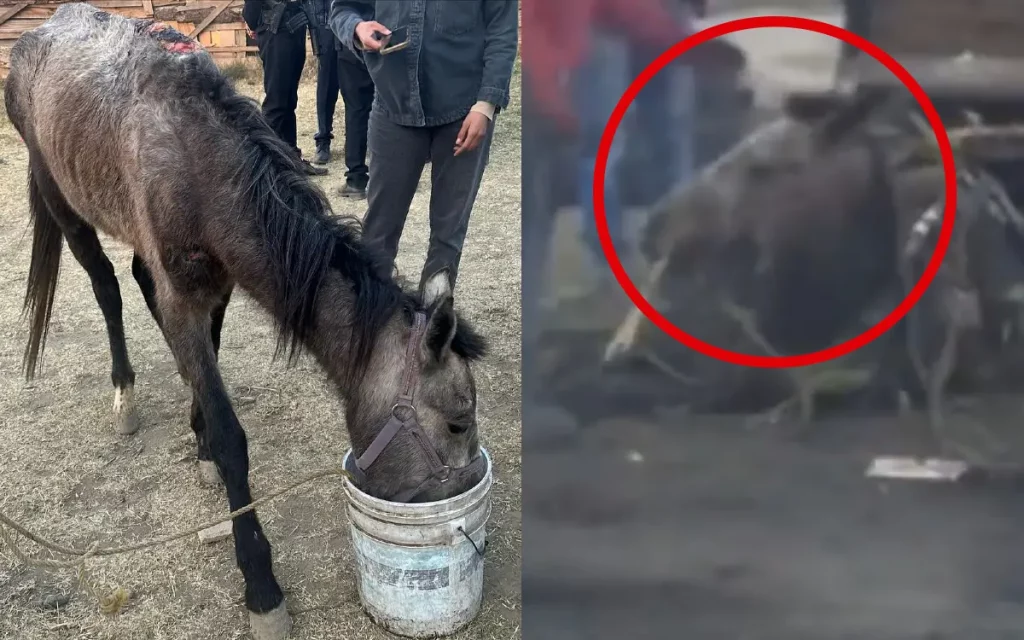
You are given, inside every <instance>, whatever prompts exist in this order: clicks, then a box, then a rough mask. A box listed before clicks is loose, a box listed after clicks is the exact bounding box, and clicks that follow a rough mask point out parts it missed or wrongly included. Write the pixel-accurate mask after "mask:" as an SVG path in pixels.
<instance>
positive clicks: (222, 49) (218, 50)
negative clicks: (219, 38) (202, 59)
mask: <svg viewBox="0 0 1024 640" xmlns="http://www.w3.org/2000/svg"><path fill="white" fill-rule="evenodd" d="M257 51H259V47H217V48H215V49H210V53H211V54H212V53H256V52H257Z"/></svg>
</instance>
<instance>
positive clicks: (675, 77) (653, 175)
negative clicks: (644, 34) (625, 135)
mask: <svg viewBox="0 0 1024 640" xmlns="http://www.w3.org/2000/svg"><path fill="white" fill-rule="evenodd" d="M634 60H635V63H634V65H633V73H634V77H636V76H638V75H640V73H641V72H642V71H643V69H644V67H645V66H646V65H645V64H642V62H643V61H644V58H639V57H637V58H634ZM694 81H695V78H694V71H693V69H692V68H691V67H685V66H680V65H671V66H669V67H666V68H665V69H662V70H661V71H660V72H659V73H658V74H657V75H656V76H654V78H652V79H651V81H650V82H648V83H647V85H646V86H645V87H644V88H643V90H642V91H641V92H640V94H639V95H638V96H637V98H636V118H635V120H634V132H633V140H632V141H634V142H635V143H639V144H640V145H642V146H643V148H644V150H645V151H646V153H645V156H646V157H647V158H648V159H649V161H648V162H647V163H646V164H645V165H644V167H643V172H642V174H641V175H642V176H643V179H642V183H643V184H642V185H640V186H641V189H642V192H643V193H644V194H645V198H644V199H643V201H642V202H641V204H642V205H643V206H651V205H653V204H654V203H655V202H657V201H658V200H659V199H660V198H661V197H663V196H664V195H666V194H667V193H668V192H669V191H671V190H672V189H673V188H674V187H675V186H676V185H678V184H679V183H680V182H681V181H684V180H687V179H689V178H690V177H691V176H692V174H693V171H694V132H695V127H694V124H695V118H696V87H695V86H694Z"/></svg>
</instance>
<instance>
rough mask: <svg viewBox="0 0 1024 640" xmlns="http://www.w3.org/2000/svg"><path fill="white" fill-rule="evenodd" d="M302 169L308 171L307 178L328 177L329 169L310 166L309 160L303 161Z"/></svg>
mask: <svg viewBox="0 0 1024 640" xmlns="http://www.w3.org/2000/svg"><path fill="white" fill-rule="evenodd" d="M302 168H303V169H305V170H306V175H307V176H326V175H327V169H325V168H324V167H314V166H313V165H312V164H310V162H309V160H306V159H305V158H303V159H302Z"/></svg>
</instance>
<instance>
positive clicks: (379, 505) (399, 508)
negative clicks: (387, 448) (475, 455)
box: [341, 447, 493, 518]
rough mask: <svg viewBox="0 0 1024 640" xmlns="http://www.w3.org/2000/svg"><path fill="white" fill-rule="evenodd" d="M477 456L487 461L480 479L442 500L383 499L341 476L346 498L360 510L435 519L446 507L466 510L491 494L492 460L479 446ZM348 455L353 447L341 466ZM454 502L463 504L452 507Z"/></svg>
mask: <svg viewBox="0 0 1024 640" xmlns="http://www.w3.org/2000/svg"><path fill="white" fill-rule="evenodd" d="M480 455H482V456H483V457H484V460H485V461H486V463H487V464H486V467H485V469H486V470H485V471H484V477H483V478H481V479H480V482H477V483H476V484H475V485H473V486H472V487H471V488H469V489H467V490H466V491H463V492H462V493H460V494H458V495H456V496H452V497H450V498H445V499H444V500H435V501H433V502H392V501H390V500H382V499H380V498H375V497H374V496H371V495H370V494H368V493H365V492H364V491H362V490H361V489H360V488H359V487H357V486H356V485H355V483H353V482H352V480H351V479H350V478H347V477H346V478H344V487H345V493H346V494H348V497H349V501H350V502H351V503H352V504H353V506H358V508H360V510H365V509H367V508H369V509H372V510H374V511H377V512H379V513H381V514H384V515H390V516H404V517H409V516H421V517H434V518H436V517H438V516H439V515H441V514H445V513H446V512H447V511H449V508H451V509H450V510H451V512H456V511H463V510H466V511H469V510H472V509H473V508H475V507H476V506H477V505H479V504H480V502H481V501H482V500H484V499H486V498H487V496H488V495H489V494H490V490H491V484H492V480H493V478H492V468H493V462H492V461H491V454H490V453H489V452H488V451H487V449H486V448H484V447H480ZM351 457H352V449H349V450H348V451H346V452H345V456H344V457H343V458H342V462H341V464H342V467H343V468H348V462H349V458H351ZM457 503H464V504H461V505H460V506H458V507H455V505H456V504H457ZM446 507H447V508H446ZM453 507H454V508H453Z"/></svg>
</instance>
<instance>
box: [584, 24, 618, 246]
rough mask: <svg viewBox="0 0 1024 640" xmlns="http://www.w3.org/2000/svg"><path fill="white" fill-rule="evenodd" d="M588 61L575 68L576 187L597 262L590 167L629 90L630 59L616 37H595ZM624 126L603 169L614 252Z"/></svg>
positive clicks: (605, 201) (587, 240) (588, 239)
mask: <svg viewBox="0 0 1024 640" xmlns="http://www.w3.org/2000/svg"><path fill="white" fill-rule="evenodd" d="M591 51H592V54H591V56H590V59H589V60H588V61H587V62H586V63H585V64H584V65H583V66H582V67H581V68H579V69H578V70H577V72H576V75H575V77H574V78H573V97H574V102H575V108H576V112H577V115H578V119H579V122H580V141H579V142H580V154H579V164H578V165H577V173H576V188H577V191H578V194H579V196H578V197H579V203H580V209H581V215H582V216H583V219H582V223H583V230H584V231H583V234H584V240H585V241H586V242H587V244H588V245H589V247H590V249H591V251H592V252H593V254H594V256H595V258H597V259H599V260H600V261H601V262H602V263H603V262H604V255H603V253H602V250H601V243H600V240H599V238H598V235H597V226H596V222H595V220H594V197H593V192H594V168H595V162H596V161H597V152H598V148H599V147H600V144H601V137H602V135H603V134H604V130H605V127H606V126H607V124H608V120H609V118H610V117H611V115H612V111H614V110H615V106H616V105H617V104H618V102H619V100H620V99H621V98H622V95H623V94H624V93H625V91H626V89H627V88H628V87H629V81H630V78H629V76H628V62H629V58H628V55H627V53H628V52H627V50H626V48H625V46H624V44H623V43H622V42H620V41H619V40H618V39H615V38H610V37H606V36H603V35H601V34H594V39H593V47H592V50H591ZM627 129H628V122H627V120H625V119H624V120H623V122H622V124H621V126H620V127H619V128H618V130H617V131H616V133H615V141H614V143H613V144H612V149H611V153H610V154H609V157H608V162H607V164H606V167H605V169H606V170H605V182H604V187H605V188H604V205H605V217H606V219H607V221H608V231H609V233H610V234H611V237H612V242H613V243H614V245H615V248H616V250H617V251H620V252H621V251H623V250H625V249H626V247H625V244H624V234H623V231H624V228H623V222H622V202H621V197H620V195H619V174H620V162H621V160H622V159H623V150H624V145H625V143H626V139H627V137H628V136H627Z"/></svg>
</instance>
